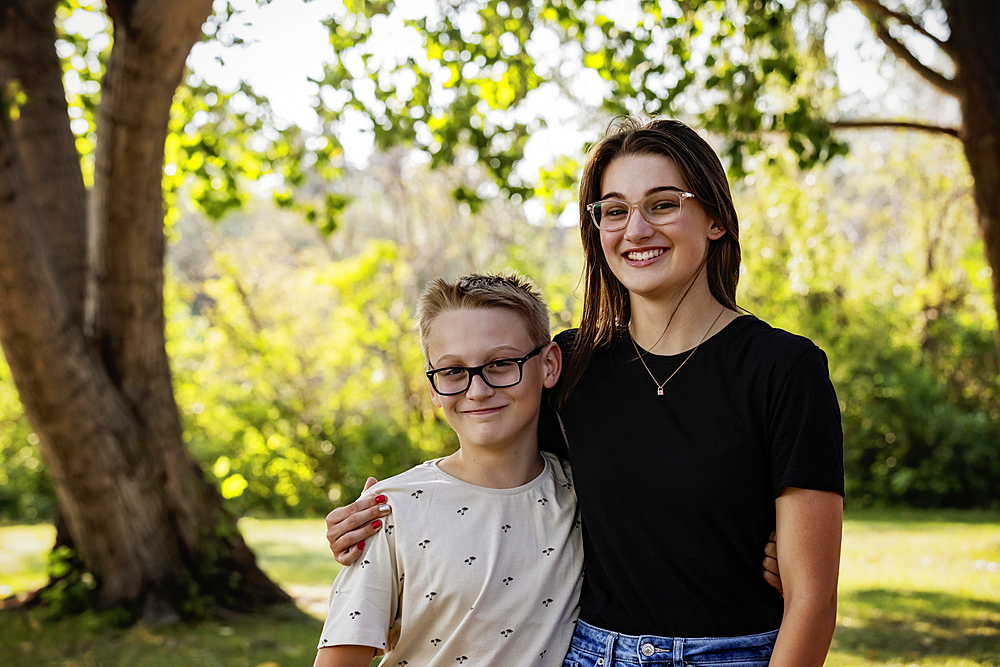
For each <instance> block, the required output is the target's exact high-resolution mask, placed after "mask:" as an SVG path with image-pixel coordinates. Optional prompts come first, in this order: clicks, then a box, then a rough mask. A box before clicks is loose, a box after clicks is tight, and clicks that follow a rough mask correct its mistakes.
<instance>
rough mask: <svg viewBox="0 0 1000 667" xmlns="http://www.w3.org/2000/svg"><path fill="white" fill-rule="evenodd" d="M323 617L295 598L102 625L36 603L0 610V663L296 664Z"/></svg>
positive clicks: (143, 666)
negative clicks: (56, 614) (200, 618)
mask: <svg viewBox="0 0 1000 667" xmlns="http://www.w3.org/2000/svg"><path fill="white" fill-rule="evenodd" d="M321 627H322V623H320V622H319V621H317V620H316V619H314V618H312V617H310V616H308V615H307V614H305V613H303V612H302V611H300V610H299V609H297V608H296V607H295V606H294V605H279V606H275V607H272V608H271V609H269V610H267V611H265V612H263V613H261V614H253V615H249V614H248V615H236V616H233V617H232V618H227V619H224V620H220V619H214V620H207V621H204V622H201V623H192V624H183V623H178V624H175V625H169V626H164V627H155V628H154V627H148V626H145V625H141V624H139V625H135V626H133V627H131V628H127V629H123V630H122V629H114V628H111V627H109V626H108V624H107V619H106V618H104V617H102V615H101V614H98V613H93V612H87V613H84V614H81V615H79V616H73V617H67V618H63V619H60V620H56V621H46V620H43V619H42V618H41V613H40V612H39V610H37V609H36V610H27V611H25V610H8V611H0V656H3V657H2V658H0V664H2V665H4V667H22V666H23V667H28V666H29V665H30V666H31V667H43V666H45V667H47V666H49V665H53V666H54V665H59V666H60V667H63V666H73V667H189V666H191V665H205V666H208V665H212V666H216V665H217V666H219V667H230V666H231V667H255V666H256V665H262V664H273V665H277V666H278V667H293V666H295V667H301V666H302V665H307V664H311V662H312V659H313V656H315V654H316V642H317V638H318V637H319V632H320V628H321Z"/></svg>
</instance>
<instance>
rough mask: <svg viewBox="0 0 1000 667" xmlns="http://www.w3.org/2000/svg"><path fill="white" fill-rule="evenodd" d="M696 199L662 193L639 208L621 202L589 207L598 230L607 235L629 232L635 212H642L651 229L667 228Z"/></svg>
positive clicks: (672, 192) (602, 202) (674, 192)
mask: <svg viewBox="0 0 1000 667" xmlns="http://www.w3.org/2000/svg"><path fill="white" fill-rule="evenodd" d="M695 196H696V195H695V194H694V193H693V192H679V191H677V190H662V191H660V192H654V193H653V194H651V195H649V196H648V197H646V198H645V199H643V200H642V201H641V202H639V203H638V204H629V203H628V202H624V201H621V200H620V199H602V200H600V201H595V202H593V203H591V204H587V210H588V211H590V218H591V220H593V221H594V224H595V225H597V228H598V229H600V230H602V231H605V232H616V231H618V230H619V229H625V227H627V226H628V221H629V220H630V219H631V218H632V212H633V211H634V210H635V209H639V211H641V212H642V217H643V218H645V219H646V222H648V223H649V224H651V225H665V224H667V223H669V222H673V221H674V220H676V219H677V218H679V217H681V210H682V209H683V207H684V200H685V199H689V198H691V197H695Z"/></svg>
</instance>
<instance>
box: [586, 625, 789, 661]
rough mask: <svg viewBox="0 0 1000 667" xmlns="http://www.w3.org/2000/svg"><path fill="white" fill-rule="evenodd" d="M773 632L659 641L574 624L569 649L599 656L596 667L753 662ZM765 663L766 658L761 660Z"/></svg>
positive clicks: (765, 648) (768, 647)
mask: <svg viewBox="0 0 1000 667" xmlns="http://www.w3.org/2000/svg"><path fill="white" fill-rule="evenodd" d="M777 636H778V631H777V630H772V631H770V632H762V633H760V634H756V635H742V636H738V637H696V638H690V637H659V636H656V635H625V634H621V633H618V632H611V631H609V630H603V629H601V628H597V627H594V626H593V625H589V624H587V623H585V622H584V621H580V620H578V621H577V622H576V631H575V632H574V634H573V641H572V642H571V648H572V649H576V650H577V651H581V652H585V653H590V654H591V655H595V656H600V657H602V658H604V660H601V661H598V662H597V664H598V665H602V664H605V661H608V662H609V663H610V662H611V661H614V662H625V663H633V664H639V665H657V664H660V665H662V664H667V665H671V664H677V665H681V664H684V662H685V661H687V660H691V661H694V662H700V661H706V662H708V663H711V662H714V661H715V660H714V659H720V661H721V662H726V661H732V662H734V663H736V664H739V662H740V661H741V660H753V659H754V658H757V659H759V658H760V657H764V656H769V655H770V652H771V649H772V648H773V647H774V640H775V639H776V638H777ZM765 663H766V657H765Z"/></svg>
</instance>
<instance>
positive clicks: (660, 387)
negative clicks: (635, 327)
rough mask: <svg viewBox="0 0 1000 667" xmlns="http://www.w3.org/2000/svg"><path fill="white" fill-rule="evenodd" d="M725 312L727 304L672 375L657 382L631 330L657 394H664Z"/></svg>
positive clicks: (637, 351)
mask: <svg viewBox="0 0 1000 667" xmlns="http://www.w3.org/2000/svg"><path fill="white" fill-rule="evenodd" d="M724 312H726V307H725V306H723V307H722V310H720V311H719V314H718V315H716V316H715V319H714V320H712V323H711V324H710V325H708V331H706V332H705V335H704V336H702V337H701V340H700V341H698V344H697V345H695V346H694V349H693V350H691V351H690V352H689V353H688V356H686V357H684V361H682V362H681V365H680V366H678V367H677V368H675V369H674V372H673V373H671V374H670V377H668V378H667V379H666V380H664V381H663V382H657V381H656V376H655V375H653V371H651V370H649V366H647V365H646V360H645V359H643V358H642V352H639V346H638V345H636V344H635V338H632V332H631V331H629V334H628V337H629V338H631V339H632V347H634V348H635V353H636V354H638V355H639V361H641V362H642V367H643V368H645V369H646V372H647V373H649V377H651V378H652V379H653V384H655V385H656V395H657V396H663V387H665V386H666V384H667V383H668V382H670V380H671V379H672V378H673V377H674V376H675V375H677V371H679V370H680V369H681V368H683V367H684V364H686V363H687V362H688V359H690V358H691V355H693V354H694V353H695V352H697V351H698V348H699V347H701V344H702V343H704V342H705V339H707V338H708V334H709V332H711V331H712V328H713V327H714V326H715V323H716V322H718V321H719V318H720V317H722V313H724ZM664 333H666V331H664ZM660 338H663V336H662V335H661V336H660ZM656 342H657V343H659V342H660V341H656ZM653 345H656V343H653Z"/></svg>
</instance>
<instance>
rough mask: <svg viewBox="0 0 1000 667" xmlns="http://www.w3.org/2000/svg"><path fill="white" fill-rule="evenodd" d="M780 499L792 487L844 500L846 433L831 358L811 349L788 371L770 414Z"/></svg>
mask: <svg viewBox="0 0 1000 667" xmlns="http://www.w3.org/2000/svg"><path fill="white" fill-rule="evenodd" d="M769 440H770V443H771V457H770V458H771V480H772V486H773V492H774V497H775V498H777V497H778V496H779V495H781V492H782V490H784V489H785V488H787V487H797V488H803V489H813V490H817V491H831V492H834V493H839V494H840V495H844V433H843V427H842V426H841V419H840V404H839V403H838V401H837V394H836V392H835V391H834V388H833V383H832V382H831V381H830V371H829V368H828V366H827V360H826V355H825V354H824V353H823V351H822V350H821V349H819V348H818V347H816V346H815V345H811V346H810V347H809V348H808V349H806V350H804V351H803V352H802V353H800V354H799V355H798V357H797V358H795V360H794V361H793V362H792V363H791V365H790V366H789V367H788V370H787V374H786V376H785V378H784V380H783V381H782V382H781V383H780V384H779V388H778V391H777V394H776V395H775V396H774V398H773V401H772V404H771V409H770V428H769Z"/></svg>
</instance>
